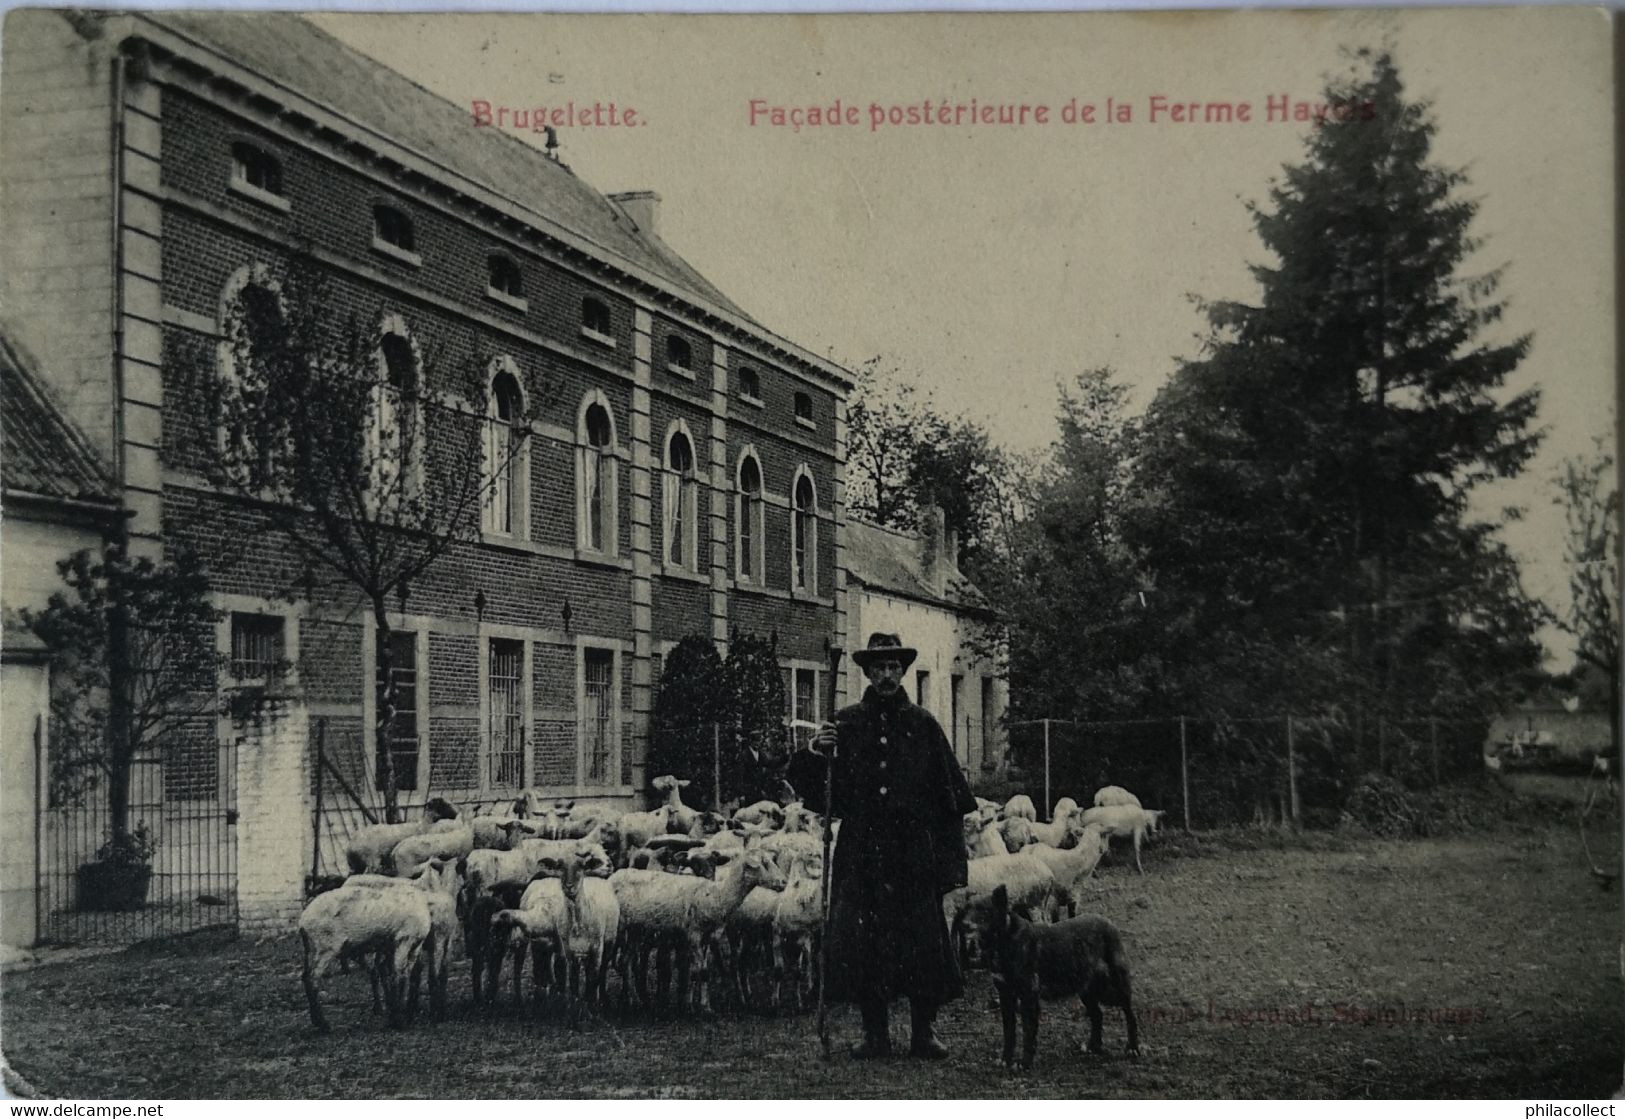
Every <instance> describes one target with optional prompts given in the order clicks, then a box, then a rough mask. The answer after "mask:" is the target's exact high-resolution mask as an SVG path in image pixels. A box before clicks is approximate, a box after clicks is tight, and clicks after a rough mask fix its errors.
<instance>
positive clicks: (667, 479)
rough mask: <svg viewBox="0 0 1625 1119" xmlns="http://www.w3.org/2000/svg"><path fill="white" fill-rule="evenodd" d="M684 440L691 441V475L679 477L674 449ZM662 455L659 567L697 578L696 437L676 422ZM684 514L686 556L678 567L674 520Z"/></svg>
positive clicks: (697, 491) (698, 505)
mask: <svg viewBox="0 0 1625 1119" xmlns="http://www.w3.org/2000/svg"><path fill="white" fill-rule="evenodd" d="M678 436H682V437H683V438H684V439H685V440H687V441H688V451H689V460H690V464H691V465H690V467H689V473H687V474H679V473H677V471H676V470H674V469H673V468H672V465H671V461H672V447H673V446H674V445H675V443H676V440H677V437H678ZM661 447H662V453H661V456H660V463H661V466H660V507H661V529H662V531H661V534H660V564H661V568H662V570H663V571H665V572H667V573H677V574H682V575H689V576H698V575H699V572H700V546H699V545H700V540H699V537H700V533H699V510H700V458H699V450H698V448H697V445H696V444H695V441H694V435H693V433H692V432H690V431H689V429H688V424H687V423H686V422H684V421H683V420H681V419H678V420H673V421H672V422H671V424H670V425H668V426H667V428H666V436H665V438H664V439H663V440H662V441H661ZM679 513H680V514H681V516H682V518H683V523H684V524H685V525H686V526H687V535H686V536H685V537H684V538H683V541H682V546H683V548H682V550H683V554H682V555H681V556H679V557H678V560H677V562H676V563H673V562H672V558H671V550H672V549H671V540H672V535H673V531H672V530H673V528H674V527H675V526H674V521H675V518H676V517H677V515H678V514H679Z"/></svg>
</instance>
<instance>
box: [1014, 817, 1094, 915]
mask: <svg viewBox="0 0 1625 1119" xmlns="http://www.w3.org/2000/svg"><path fill="white" fill-rule="evenodd" d="M1068 831H1069V833H1070V837H1069V838H1070V843H1069V845H1068V846H1067V847H1066V848H1065V849H1058V848H1055V847H1049V846H1045V845H1043V844H1039V845H1037V846H1035V847H1030V848H1028V850H1027V854H1030V855H1032V856H1033V857H1034V858H1037V859H1038V860H1039V861H1041V862H1042V863H1043V864H1044V865H1045V866H1047V867H1049V872H1050V873H1051V874H1052V875H1054V876H1055V885H1056V895H1055V898H1054V899H1053V902H1052V905H1051V910H1052V912H1051V914H1050V915H1051V918H1052V919H1054V917H1055V916H1056V914H1057V912H1058V911H1059V909H1060V908H1061V907H1062V906H1065V908H1066V915H1067V916H1068V917H1072V916H1076V914H1077V911H1078V905H1079V903H1080V902H1081V901H1082V893H1083V884H1084V883H1085V882H1087V881H1088V880H1089V878H1090V877H1091V876H1093V875H1094V873H1095V867H1096V866H1098V865H1100V856H1101V855H1103V854H1105V853H1106V837H1105V836H1104V835H1103V834H1102V833H1101V830H1100V827H1099V825H1097V824H1085V823H1083V822H1082V821H1081V820H1079V819H1078V818H1077V817H1075V816H1074V817H1072V818H1071V820H1070V822H1069V824H1068Z"/></svg>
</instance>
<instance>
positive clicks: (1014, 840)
mask: <svg viewBox="0 0 1625 1119" xmlns="http://www.w3.org/2000/svg"><path fill="white" fill-rule="evenodd" d="M1033 828H1034V824H1033V822H1032V821H1031V820H1029V819H1027V817H1025V816H1011V817H1009V818H1008V819H1006V820H1005V821H1004V822H1003V823H1001V824H1000V825H999V835H1000V837H1001V838H1002V839H1003V840H1004V846H1005V848H1006V849H1007V850H1009V851H1010V853H1011V854H1014V853H1015V852H1017V851H1020V850H1021V849H1022V848H1023V847H1027V846H1030V845H1032V844H1034V843H1037V842H1038V836H1037V834H1036V833H1035V832H1034V830H1033Z"/></svg>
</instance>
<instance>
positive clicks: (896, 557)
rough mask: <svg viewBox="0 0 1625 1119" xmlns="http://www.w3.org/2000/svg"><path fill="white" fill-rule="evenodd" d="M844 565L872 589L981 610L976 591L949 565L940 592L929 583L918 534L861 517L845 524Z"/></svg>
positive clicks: (935, 602)
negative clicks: (883, 526) (881, 524)
mask: <svg viewBox="0 0 1625 1119" xmlns="http://www.w3.org/2000/svg"><path fill="white" fill-rule="evenodd" d="M846 565H847V570H848V571H849V572H850V573H851V574H852V577H853V578H855V579H856V580H858V582H860V583H862V584H863V585H864V586H866V587H869V588H870V589H872V590H878V591H885V592H888V593H891V594H897V595H902V596H903V597H905V598H912V599H916V600H918V601H921V602H928V603H933V604H936V605H940V606H944V607H947V608H949V609H954V610H985V609H986V608H987V606H986V601H985V600H984V599H983V598H982V596H981V594H980V592H978V591H977V590H976V588H975V587H973V586H971V584H970V582H969V581H968V580H967V579H965V577H964V576H963V575H961V574H960V573H959V570H958V568H952V569H951V570H950V572H949V575H948V578H947V580H946V586H945V587H944V588H943V593H942V594H938V593H937V592H936V591H935V590H934V589H932V585H931V577H930V572H929V571H928V570H927V566H926V563H925V552H924V545H923V543H922V542H921V540H920V539H919V538H918V537H915V536H910V535H908V534H906V533H901V532H894V531H892V530H891V529H887V528H881V527H880V526H879V525H872V524H868V523H866V522H864V521H848V522H847V525H846Z"/></svg>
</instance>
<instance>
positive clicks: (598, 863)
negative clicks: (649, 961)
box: [542, 843, 621, 1023]
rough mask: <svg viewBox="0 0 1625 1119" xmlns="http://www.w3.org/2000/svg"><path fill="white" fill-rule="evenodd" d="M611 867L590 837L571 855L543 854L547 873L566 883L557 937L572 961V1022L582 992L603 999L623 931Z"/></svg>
mask: <svg viewBox="0 0 1625 1119" xmlns="http://www.w3.org/2000/svg"><path fill="white" fill-rule="evenodd" d="M609 869H610V864H609V859H608V858H607V857H606V856H605V855H604V851H603V849H602V848H601V847H598V846H597V845H595V844H590V843H586V844H581V845H579V846H578V847H577V848H576V849H575V851H573V852H572V853H571V854H570V855H569V856H568V857H567V858H557V857H555V856H552V855H549V856H547V857H546V858H544V859H543V860H542V873H543V874H544V875H547V876H549V877H555V876H556V877H557V879H558V881H559V886H560V895H561V898H562V913H560V915H559V919H558V922H557V927H556V930H555V940H556V943H557V948H558V951H559V952H560V953H561V955H562V957H563V960H564V962H565V964H566V965H567V967H568V977H567V979H565V981H564V990H565V993H566V997H567V998H568V1000H569V1016H570V1020H571V1022H572V1023H574V1022H576V1021H578V1020H579V1017H580V1013H581V1003H580V1002H579V999H580V998H583V997H584V998H586V999H587V1000H589V1001H590V1000H592V999H595V998H596V999H599V1000H602V998H603V994H604V979H605V976H606V975H607V973H608V971H609V965H610V961H611V959H612V957H613V955H614V948H615V943H616V937H617V935H618V933H619V931H620V919H621V909H620V903H619V902H618V901H616V898H615V889H614V887H612V886H611V885H610V884H609V882H607V881H606V880H605V877H604V876H605V875H607V874H608V873H609Z"/></svg>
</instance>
